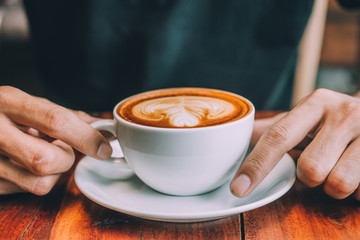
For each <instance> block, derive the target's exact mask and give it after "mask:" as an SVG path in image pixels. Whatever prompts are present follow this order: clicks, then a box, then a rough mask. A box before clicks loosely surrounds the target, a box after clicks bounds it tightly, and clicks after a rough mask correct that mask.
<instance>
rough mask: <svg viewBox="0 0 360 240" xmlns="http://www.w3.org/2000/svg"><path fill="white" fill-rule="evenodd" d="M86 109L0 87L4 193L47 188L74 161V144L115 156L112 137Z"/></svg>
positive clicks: (1, 191)
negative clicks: (77, 109) (96, 124)
mask: <svg viewBox="0 0 360 240" xmlns="http://www.w3.org/2000/svg"><path fill="white" fill-rule="evenodd" d="M93 120H94V119H93V118H92V117H90V116H88V115H86V114H85V113H82V112H75V111H71V110H68V109H65V108H63V107H61V106H58V105H56V104H54V103H52V102H50V101H48V100H46V99H43V98H38V97H34V96H30V95H28V94H26V93H24V92H22V91H20V90H19V89H16V88H13V87H9V86H1V87H0V194H9V193H15V192H24V191H26V192H31V193H34V194H37V195H44V194H46V193H48V192H49V191H50V190H51V189H52V187H53V186H54V184H55V183H56V181H57V180H58V178H59V177H60V175H61V173H63V172H66V171H67V170H69V169H70V168H71V166H72V165H73V163H74V160H75V155H74V151H73V148H75V149H77V150H78V151H80V152H82V153H84V154H86V155H90V156H92V157H95V158H98V159H106V158H108V157H110V155H111V151H112V150H111V147H110V145H109V142H108V141H107V140H106V138H105V137H104V136H102V135H101V134H100V133H99V132H98V131H96V130H95V129H93V128H92V127H91V126H90V125H89V124H88V123H90V122H91V121H93Z"/></svg>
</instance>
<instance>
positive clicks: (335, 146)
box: [297, 117, 354, 187]
mask: <svg viewBox="0 0 360 240" xmlns="http://www.w3.org/2000/svg"><path fill="white" fill-rule="evenodd" d="M350 120H351V119H349V118H346V117H345V118H344V119H342V120H340V119H334V118H331V119H327V120H326V121H325V122H324V123H323V126H322V128H321V129H320V130H319V132H318V133H317V135H316V136H315V138H314V139H313V140H312V142H311V143H310V144H309V145H308V146H307V147H306V149H305V150H304V151H303V152H302V154H301V155H300V157H299V159H298V164H297V177H298V179H299V180H300V181H301V182H303V183H304V184H305V185H307V186H309V187H316V186H318V185H320V184H322V183H324V182H325V180H326V178H327V177H328V175H329V173H330V171H331V170H332V169H333V168H334V166H335V164H336V163H337V162H338V161H339V159H340V157H341V155H342V154H343V152H344V149H346V147H347V145H348V144H349V142H350V141H351V140H352V139H353V137H354V134H353V133H352V132H350V130H349V128H348V127H346V126H348V125H349V124H351V123H350V122H349V121H350Z"/></svg>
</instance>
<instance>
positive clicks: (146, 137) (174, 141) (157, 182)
mask: <svg viewBox="0 0 360 240" xmlns="http://www.w3.org/2000/svg"><path fill="white" fill-rule="evenodd" d="M238 97H239V98H241V99H243V100H244V101H247V102H248V103H249V105H250V106H251V109H250V110H249V113H248V114H247V115H246V116H244V117H242V118H240V119H236V120H234V121H231V122H227V123H223V124H219V125H215V126H206V127H195V128H164V127H154V126H145V125H141V124H137V123H133V122H130V121H128V120H124V119H123V118H122V117H121V116H120V115H119V114H118V112H117V109H118V107H119V106H120V105H121V103H122V102H123V101H122V102H120V103H118V104H117V105H116V106H115V108H114V111H113V115H114V119H112V120H110V119H109V120H99V121H96V122H94V123H93V124H92V126H93V127H94V128H96V129H98V130H105V131H109V132H111V133H112V134H114V135H115V136H116V138H117V139H118V141H119V143H120V146H121V149H122V151H123V153H124V157H125V159H126V162H127V164H128V165H129V167H130V168H131V169H132V170H133V171H134V172H135V174H136V175H137V177H139V178H140V179H141V180H142V181H143V182H144V183H145V184H147V185H148V186H150V187H151V188H153V189H155V190H157V191H159V192H162V193H165V194H170V195H180V196H186V195H196V194H202V193H206V192H209V191H211V190H214V189H216V188H217V187H219V186H221V185H223V184H224V183H225V182H226V181H227V180H229V179H230V178H231V177H232V176H233V175H234V174H235V172H236V171H237V169H238V167H239V166H240V164H241V162H242V161H243V159H244V157H245V154H246V152H247V149H248V146H249V143H250V138H251V135H252V130H253V124H254V114H255V108H254V106H253V105H252V103H251V102H250V101H249V100H247V99H245V98H243V97H241V96H238ZM124 101H125V100H124Z"/></svg>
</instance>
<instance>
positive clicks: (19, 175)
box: [0, 159, 60, 195]
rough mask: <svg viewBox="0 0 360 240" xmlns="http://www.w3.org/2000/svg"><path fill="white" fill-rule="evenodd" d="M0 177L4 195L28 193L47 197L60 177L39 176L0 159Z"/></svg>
mask: <svg viewBox="0 0 360 240" xmlns="http://www.w3.org/2000/svg"><path fill="white" fill-rule="evenodd" d="M0 177H1V179H2V180H1V181H0V192H2V193H3V194H4V193H15V192H20V191H26V192H31V193H34V194H36V195H45V194H47V193H48V192H49V191H50V190H51V189H52V187H53V186H54V185H55V183H56V182H57V180H58V179H59V177H60V175H59V174H53V175H46V176H38V175H35V174H33V173H31V172H29V171H27V170H26V169H25V168H21V167H19V166H18V165H16V164H12V162H11V161H10V160H4V159H0ZM6 182H7V183H6ZM14 185H16V186H17V187H16V186H14ZM2 187H3V188H2ZM21 189H22V190H21Z"/></svg>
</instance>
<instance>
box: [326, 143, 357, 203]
mask: <svg viewBox="0 0 360 240" xmlns="http://www.w3.org/2000/svg"><path fill="white" fill-rule="evenodd" d="M359 159H360V139H359V138H357V139H356V140H355V141H353V142H352V143H351V144H350V145H349V147H348V148H347V149H346V151H345V152H344V153H343V154H342V156H341V158H340V159H339V161H338V162H337V163H336V165H335V166H334V168H333V169H332V170H331V172H330V174H329V176H328V177H327V179H326V182H325V184H324V191H325V192H326V193H327V194H328V195H330V196H332V197H334V198H337V199H343V198H346V197H348V196H349V195H350V194H352V193H353V192H354V191H355V190H356V189H357V188H358V187H359V183H360V174H359V172H360V161H359ZM355 198H357V199H358V200H360V194H359V191H357V192H355Z"/></svg>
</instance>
